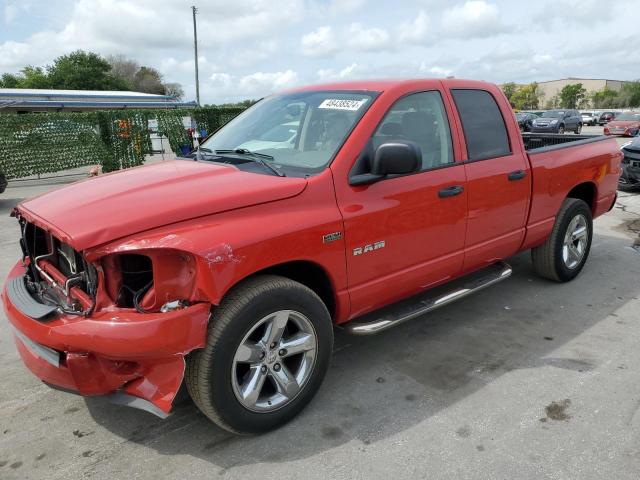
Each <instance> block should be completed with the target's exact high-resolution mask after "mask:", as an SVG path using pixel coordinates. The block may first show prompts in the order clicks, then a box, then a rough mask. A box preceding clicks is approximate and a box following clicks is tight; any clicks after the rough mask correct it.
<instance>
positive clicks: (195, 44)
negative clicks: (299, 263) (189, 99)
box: [191, 6, 200, 106]
mask: <svg viewBox="0 0 640 480" xmlns="http://www.w3.org/2000/svg"><path fill="white" fill-rule="evenodd" d="M191 10H193V50H194V52H195V60H196V103H197V104H198V106H200V79H199V78H198V30H197V28H196V13H198V9H197V8H196V7H195V6H192V7H191Z"/></svg>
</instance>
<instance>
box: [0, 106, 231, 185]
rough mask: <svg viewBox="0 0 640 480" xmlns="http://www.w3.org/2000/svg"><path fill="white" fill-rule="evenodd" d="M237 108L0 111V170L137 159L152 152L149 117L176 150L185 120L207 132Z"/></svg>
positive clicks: (184, 135) (35, 171) (106, 165)
mask: <svg viewBox="0 0 640 480" xmlns="http://www.w3.org/2000/svg"><path fill="white" fill-rule="evenodd" d="M242 110H243V109H242V108H194V109H175V110H107V111H99V112H89V113H67V112H64V113H63V112H60V113H29V114H22V115H18V114H2V115H0V172H3V173H4V174H5V175H6V177H7V178H9V179H12V178H22V177H27V176H30V175H40V174H46V173H54V172H59V171H62V170H68V169H71V168H77V167H83V166H89V165H102V169H103V171H104V172H110V171H113V170H118V169H121V168H129V167H133V166H136V165H141V164H142V163H143V162H144V157H145V155H147V154H149V153H151V138H150V132H149V121H150V120H156V121H157V130H158V134H161V135H163V136H165V137H166V138H167V139H168V141H169V145H170V146H171V149H172V150H173V151H174V152H176V153H179V152H180V150H181V148H180V147H181V146H182V145H191V139H190V137H189V134H188V132H187V129H186V128H187V127H188V126H189V125H191V126H193V127H195V128H197V129H198V130H199V131H201V132H203V133H206V134H208V133H211V132H213V131H215V130H217V129H218V128H220V127H221V126H222V125H224V124H225V123H227V122H228V121H229V120H231V119H232V118H233V117H235V116H236V115H238V114H239V113H240V112H242Z"/></svg>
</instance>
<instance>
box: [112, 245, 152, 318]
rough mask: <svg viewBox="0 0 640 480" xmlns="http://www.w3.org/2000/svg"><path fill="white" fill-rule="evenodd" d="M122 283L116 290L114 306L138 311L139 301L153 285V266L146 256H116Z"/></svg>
mask: <svg viewBox="0 0 640 480" xmlns="http://www.w3.org/2000/svg"><path fill="white" fill-rule="evenodd" d="M118 258H119V261H120V272H121V275H122V282H121V284H120V287H119V289H118V295H117V298H116V305H118V306H119V307H123V308H135V309H136V310H138V311H140V310H142V308H141V307H140V301H141V299H142V297H143V296H144V294H145V293H146V292H147V291H148V290H149V289H150V288H151V286H152V285H153V266H152V263H151V259H150V258H149V257H147V256H146V255H138V254H124V255H119V256H118Z"/></svg>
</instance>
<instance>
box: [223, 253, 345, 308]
mask: <svg viewBox="0 0 640 480" xmlns="http://www.w3.org/2000/svg"><path fill="white" fill-rule="evenodd" d="M256 275H279V276H281V277H285V278H288V279H290V280H293V281H295V282H298V283H301V284H302V285H304V286H306V287H308V288H310V289H311V290H313V291H314V292H315V293H316V295H318V296H319V297H320V300H322V302H323V303H324V304H325V306H326V307H327V310H328V311H329V314H330V315H331V319H332V320H335V318H336V313H337V302H338V300H337V297H336V289H335V286H334V283H333V281H332V279H331V276H330V275H329V273H328V272H327V270H326V269H325V268H324V267H322V266H321V265H319V264H318V263H315V262H312V261H309V260H292V261H289V262H285V263H280V264H277V265H272V266H269V267H266V268H263V269H262V270H258V271H256V272H253V273H251V274H250V275H248V276H246V277H244V278H241V279H239V280H238V281H237V282H235V283H234V285H232V286H230V287H229V289H228V290H227V292H228V291H230V290H231V289H232V288H234V287H235V286H237V285H238V284H240V283H242V282H244V281H246V280H248V279H249V278H253V277H255V276H256ZM227 292H225V295H226V293H227Z"/></svg>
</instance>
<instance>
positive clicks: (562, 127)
mask: <svg viewBox="0 0 640 480" xmlns="http://www.w3.org/2000/svg"><path fill="white" fill-rule="evenodd" d="M558 133H559V134H560V135H563V134H564V125H560V126H558Z"/></svg>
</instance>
